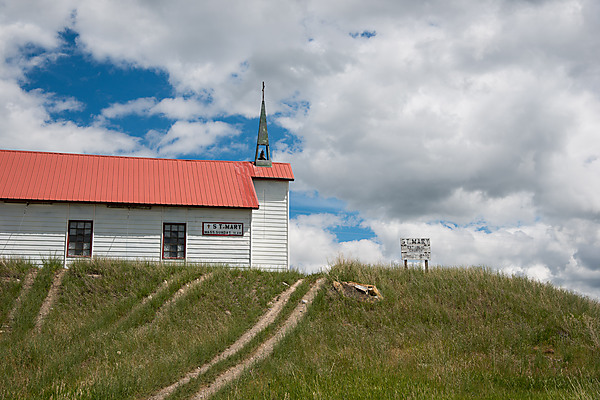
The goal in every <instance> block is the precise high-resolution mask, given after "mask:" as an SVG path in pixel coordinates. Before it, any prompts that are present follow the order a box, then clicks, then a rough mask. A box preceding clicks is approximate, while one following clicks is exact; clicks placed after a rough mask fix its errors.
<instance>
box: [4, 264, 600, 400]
mask: <svg viewBox="0 0 600 400" xmlns="http://www.w3.org/2000/svg"><path fill="white" fill-rule="evenodd" d="M58 267H59V266H58V265H54V264H53V263H47V265H45V266H44V267H43V268H42V269H41V270H40V272H39V273H38V276H37V278H36V280H35V282H34V285H33V287H32V289H31V291H30V292H29V294H28V295H27V296H26V298H25V299H24V302H23V304H22V307H20V310H19V311H18V312H17V314H16V319H15V321H14V324H13V327H14V328H15V329H13V330H12V332H10V333H9V334H3V335H2V336H0V376H2V377H3V378H2V380H0V398H2V399H133V398H144V397H146V396H148V395H150V394H152V393H154V392H156V391H157V390H158V389H160V388H162V387H164V386H167V385H169V384H171V383H173V382H175V381H176V380H178V379H179V378H180V377H181V376H183V375H184V374H185V373H186V372H188V371H190V370H191V369H193V368H195V367H197V366H199V365H201V364H204V363H205V362H208V361H209V360H211V359H212V358H213V357H214V356H215V355H216V354H218V353H219V352H221V351H223V350H224V349H225V348H227V347H228V346H229V345H231V344H232V343H233V342H234V341H235V340H236V339H238V338H239V337H240V336H241V335H242V333H243V332H245V331H246V330H247V329H249V328H250V327H251V326H252V325H253V324H254V323H255V322H256V321H257V319H258V318H259V316H260V315H262V314H263V313H264V312H265V310H266V309H267V307H268V302H269V301H270V300H271V299H273V298H274V297H275V296H276V295H277V294H279V293H281V292H282V291H283V290H284V289H285V287H286V286H285V285H284V284H283V282H286V283H287V284H291V283H293V282H294V281H295V280H296V279H298V278H299V277H300V275H299V274H298V273H295V272H286V273H272V272H263V271H257V270H245V271H242V270H235V269H226V268H221V267H215V266H203V265H182V264H170V263H164V264H154V263H145V262H122V261H109V260H92V261H91V262H81V263H77V264H74V265H73V266H72V267H71V268H70V269H69V270H68V271H67V273H66V275H65V276H64V278H63V282H62V286H61V289H60V294H59V297H58V299H57V302H56V303H55V304H54V306H53V309H52V310H51V312H50V313H49V315H48V316H47V319H46V322H45V324H44V325H43V327H42V330H41V332H40V333H39V334H35V333H34V332H33V329H32V328H33V324H34V320H35V315H36V314H37V312H39V307H40V305H41V302H42V301H43V299H44V298H45V296H46V295H47V293H48V290H49V287H50V285H51V282H52V276H53V274H54V272H55V271H56V269H57V268H58ZM1 268H3V269H1V270H0V276H15V277H19V278H17V279H20V281H17V280H16V279H12V278H10V279H4V280H3V283H2V284H3V286H2V288H3V289H4V288H7V289H9V290H6V291H5V290H3V291H2V295H1V296H2V297H1V300H2V301H3V302H6V303H11V304H13V303H14V300H15V299H16V297H17V296H18V290H19V288H20V285H21V284H22V277H24V275H25V274H26V272H27V270H28V268H30V266H29V265H28V264H26V263H22V262H16V261H14V262H13V261H11V262H9V263H5V264H4V266H2V267H1ZM208 273H212V276H211V278H210V279H207V280H205V281H204V282H203V283H202V284H199V285H195V286H189V287H188V288H187V291H186V292H185V294H184V295H182V296H181V297H179V298H178V300H177V301H175V302H173V303H171V302H170V299H172V298H173V296H174V294H175V293H177V291H178V290H179V289H180V288H182V287H184V286H185V285H186V283H189V282H192V281H194V280H195V279H196V278H198V277H199V276H202V275H206V274H208ZM310 279H314V277H309V280H310ZM333 280H344V281H348V280H352V281H357V282H363V283H371V284H375V285H377V287H378V288H379V290H380V291H381V292H382V294H383V296H384V298H383V300H381V301H379V302H376V303H370V302H369V303H366V302H360V301H357V300H355V299H350V298H345V297H342V296H340V294H338V293H337V292H336V291H335V290H334V289H333V288H332V286H331V284H329V285H328V287H327V289H326V290H323V291H322V292H321V293H320V294H319V295H318V296H317V298H316V299H315V301H314V302H313V305H312V307H311V308H310V309H309V311H308V313H307V315H306V317H305V318H304V320H303V321H302V322H301V323H300V325H298V327H297V328H296V330H294V331H293V332H291V333H290V334H289V335H288V336H287V337H286V338H284V339H283V341H282V342H281V343H280V345H279V346H278V347H277V348H276V350H275V352H274V353H273V355H272V357H270V358H269V359H267V360H264V361H262V362H260V363H259V364H257V365H255V366H253V367H252V368H251V369H250V370H249V371H248V372H247V373H246V374H245V375H244V376H243V377H242V378H241V379H240V380H239V381H238V382H235V383H234V384H232V385H231V386H230V387H229V388H226V389H225V390H223V391H222V392H221V393H219V394H217V395H216V396H215V398H222V399H264V398H276V399H286V398H287V399H305V398H316V399H347V398H382V399H388V398H399V399H400V398H401V399H404V398H407V399H411V398H412V399H422V398H431V399H433V398H435V399H438V398H441V399H444V398H447V399H456V398H489V399H503V398H516V399H518V398H527V399H537V398H539V399H570V398H574V399H595V398H600V342H599V338H600V306H599V304H598V303H597V302H594V301H591V300H589V299H586V298H583V297H580V296H577V295H574V294H572V293H569V292H566V291H564V290H559V289H556V288H554V287H552V286H551V285H547V284H542V283H539V282H535V281H531V280H528V279H526V278H522V277H507V276H504V275H501V274H498V273H496V272H493V271H491V270H487V269H485V268H431V269H430V271H429V272H428V273H425V272H424V271H422V270H419V269H408V270H404V269H403V268H401V269H391V268H387V267H380V266H365V265H362V264H359V263H357V262H353V261H348V260H338V262H337V263H336V264H335V265H333V266H332V268H331V270H330V272H329V282H330V283H331V281H333ZM165 282H166V283H165ZM307 287H308V284H307V283H305V284H304V285H303V286H302V290H300V291H299V292H298V293H296V294H295V295H294V296H293V298H292V299H291V301H290V303H289V304H288V305H287V306H286V308H285V309H284V311H283V312H282V315H281V316H280V317H279V318H278V322H281V321H282V320H283V318H285V316H286V315H287V314H288V313H289V311H290V310H291V309H292V308H293V307H294V306H295V303H297V301H298V299H299V298H300V296H301V295H302V293H301V292H303V291H306V289H307ZM150 295H152V297H151V298H150V297H149V296H150ZM167 303H168V304H169V306H168V307H165V304H167ZM8 307H10V306H8V305H7V306H5V308H4V309H8ZM2 312H3V314H0V315H6V314H7V312H8V311H2ZM4 318H5V317H4ZM17 319H18V321H17ZM276 324H277V323H276ZM275 329H276V326H272V327H270V328H268V329H267V330H265V331H264V332H262V333H261V334H260V335H258V336H257V337H256V338H255V339H254V340H253V341H252V342H251V343H250V344H249V346H247V348H245V349H244V350H243V351H242V352H241V353H240V354H238V355H237V356H235V357H232V359H231V360H226V361H224V362H221V363H219V364H218V365H216V366H215V368H214V369H213V370H211V371H209V373H207V374H206V375H205V376H202V377H199V378H198V379H196V380H194V381H192V382H190V384H189V385H186V386H185V387H182V388H181V390H178V391H177V392H176V393H175V394H174V396H173V398H176V399H185V398H188V397H189V396H190V395H191V394H192V393H193V392H194V390H197V388H198V387H199V386H200V385H202V384H205V383H207V382H209V380H210V379H213V378H214V377H215V376H216V374H218V373H219V371H223V370H224V369H226V368H227V367H228V366H230V365H232V363H234V362H236V361H239V360H241V359H243V358H244V357H246V356H248V355H249V354H250V352H251V351H253V349H255V348H256V347H257V346H258V345H259V344H260V342H261V341H262V340H265V339H266V338H267V337H269V335H271V334H272V333H273V332H274V330H275Z"/></svg>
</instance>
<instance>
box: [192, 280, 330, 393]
mask: <svg viewBox="0 0 600 400" xmlns="http://www.w3.org/2000/svg"><path fill="white" fill-rule="evenodd" d="M324 283H325V278H321V279H319V280H318V281H317V282H316V283H315V285H313V287H311V288H310V290H309V291H308V292H307V293H306V294H305V295H304V297H303V298H302V300H301V301H300V303H299V304H298V305H297V306H296V308H295V309H294V311H292V313H291V314H290V316H289V317H288V319H287V320H286V321H285V322H284V323H283V325H282V326H281V327H280V328H279V329H278V330H277V332H276V333H275V334H274V335H273V336H271V337H270V338H269V339H267V340H266V341H265V342H263V343H262V344H261V345H260V346H259V347H258V349H257V350H256V351H255V352H254V353H253V354H252V355H251V356H250V357H248V358H247V359H246V360H244V361H242V362H241V363H239V364H237V365H235V366H233V367H231V368H229V369H228V370H227V371H225V372H223V373H222V374H221V375H219V376H218V377H217V378H216V379H215V380H214V382H213V383H211V384H210V385H208V386H205V387H203V388H201V389H200V390H199V391H198V392H197V393H196V394H195V395H194V396H193V397H192V398H191V399H192V400H201V399H206V398H208V397H210V396H212V395H213V394H215V393H216V392H218V391H219V390H220V389H221V388H223V386H225V385H227V384H228V383H230V382H232V381H233V380H235V379H237V378H238V377H239V376H240V375H241V374H242V372H244V371H245V370H246V369H248V367H250V366H251V365H252V364H254V363H256V362H257V361H260V360H263V359H265V358H266V357H268V356H269V355H270V354H271V353H272V352H273V350H274V349H275V346H276V345H277V344H278V343H279V342H280V341H281V339H283V338H284V337H285V335H286V334H287V333H288V332H289V331H291V330H292V329H294V328H295V327H296V325H298V322H300V320H301V319H302V318H303V317H304V315H305V314H306V310H307V309H308V306H310V305H311V304H312V301H313V300H314V298H315V296H316V295H317V293H318V292H319V290H320V289H321V287H323V284H324Z"/></svg>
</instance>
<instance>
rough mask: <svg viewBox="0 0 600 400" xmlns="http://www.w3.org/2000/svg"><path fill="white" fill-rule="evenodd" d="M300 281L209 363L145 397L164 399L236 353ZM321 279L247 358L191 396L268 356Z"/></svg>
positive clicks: (211, 390) (200, 395) (199, 395)
mask: <svg viewBox="0 0 600 400" xmlns="http://www.w3.org/2000/svg"><path fill="white" fill-rule="evenodd" d="M303 281H304V280H303V279H299V280H298V281H296V282H295V283H294V284H293V285H292V286H290V287H289V288H288V289H287V290H285V291H284V292H283V293H281V294H280V295H278V296H277V297H276V298H275V299H274V300H273V301H272V306H271V308H270V309H269V310H268V311H267V312H266V313H265V314H263V316H262V317H261V318H260V319H259V320H258V322H257V323H256V324H255V325H254V326H253V327H252V328H250V329H249V330H248V331H246V332H245V333H244V334H243V335H242V336H241V337H240V338H239V339H238V340H237V341H236V342H235V343H233V344H232V345H231V346H229V347H228V348H227V349H225V350H224V351H223V352H222V353H219V354H218V355H217V356H215V357H214V358H213V359H212V360H211V361H209V362H208V363H206V364H204V365H202V366H200V367H198V368H195V369H194V370H192V371H190V372H188V373H187V374H186V375H185V376H183V377H182V378H181V379H180V380H178V381H177V382H175V383H173V384H172V385H169V386H167V387H165V388H163V389H161V390H160V391H159V392H157V393H156V394H154V395H153V396H152V397H150V398H149V399H148V400H163V399H165V398H167V397H168V396H170V395H171V394H172V393H173V392H174V391H175V390H176V389H177V388H178V387H180V386H182V385H185V384H187V383H188V382H190V381H191V380H192V379H194V378H197V377H198V376H200V375H203V374H205V373H206V372H207V371H208V370H209V369H210V368H211V367H213V366H214V365H215V364H217V363H218V362H220V361H223V360H225V359H227V358H229V357H231V356H233V355H235V354H236V353H237V352H239V351H240V350H241V349H243V348H244V347H245V346H246V345H247V344H248V343H249V342H250V341H251V340H252V339H253V338H254V337H255V336H256V335H258V334H259V333H260V332H262V331H263V330H264V329H265V328H267V327H268V326H269V325H271V324H272V323H273V322H274V321H275V320H276V319H277V316H278V315H279V314H280V313H281V310H282V309H283V307H284V306H285V305H286V304H287V302H288V300H289V299H290V297H291V295H292V294H293V293H294V292H295V291H296V289H297V288H298V286H300V284H301V283H302V282H303ZM322 283H323V280H322V279H321V280H319V281H318V282H317V284H315V285H313V287H312V288H311V289H310V290H309V291H308V292H307V294H306V295H305V296H304V298H303V299H302V300H301V302H300V304H299V305H298V306H297V307H296V309H295V310H294V311H293V312H292V314H291V315H290V317H288V319H287V320H286V321H285V322H284V324H283V326H282V327H281V328H280V329H279V330H278V331H277V333H276V334H275V335H274V336H273V337H272V338H271V339H268V340H267V341H265V342H263V343H262V344H261V345H260V346H259V348H258V349H257V350H256V351H255V352H254V353H253V355H252V356H251V357H250V358H249V359H248V360H250V361H248V360H246V361H243V362H241V363H240V364H238V365H236V366H234V367H232V368H230V369H229V370H227V371H225V372H224V373H222V374H221V375H219V376H218V377H217V379H216V380H215V382H213V383H212V384H211V385H210V386H208V387H205V388H202V389H201V390H200V392H198V393H197V394H196V395H195V396H194V399H202V398H206V397H207V396H210V395H212V394H213V393H216V391H218V390H219V389H220V388H221V387H222V386H223V385H225V384H227V383H229V382H230V381H232V380H233V379H235V378H237V377H238V376H239V374H241V372H243V371H244V370H245V369H246V368H247V367H248V366H249V365H251V364H252V363H254V362H256V361H258V360H260V359H262V358H264V357H266V356H268V355H269V354H270V353H271V352H272V351H273V348H274V346H275V344H277V343H278V342H279V341H280V340H281V339H282V338H283V336H285V334H286V333H287V332H288V331H289V330H290V329H292V328H293V327H295V326H296V324H297V323H298V321H299V319H300V318H301V316H302V313H303V311H304V310H306V307H307V306H308V305H309V304H310V302H312V299H313V298H314V296H315V294H316V292H317V291H318V289H319V288H320V287H321V285H322ZM274 338H275V340H274Z"/></svg>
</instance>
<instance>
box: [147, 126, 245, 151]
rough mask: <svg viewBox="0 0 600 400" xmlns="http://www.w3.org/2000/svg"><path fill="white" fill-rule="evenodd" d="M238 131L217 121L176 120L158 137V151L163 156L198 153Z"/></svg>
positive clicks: (236, 133) (234, 134)
mask: <svg viewBox="0 0 600 400" xmlns="http://www.w3.org/2000/svg"><path fill="white" fill-rule="evenodd" d="M239 133H240V132H239V131H238V130H237V129H236V128H235V127H233V126H231V125H229V124H226V123H224V122H219V121H216V122H186V121H177V122H175V123H174V124H173V125H172V126H171V128H170V129H169V131H168V132H167V133H166V134H165V135H164V136H162V137H160V138H159V141H158V144H157V147H158V153H159V155H161V156H164V157H169V156H171V157H172V156H174V155H186V154H195V153H200V152H202V151H203V150H204V149H205V148H207V147H210V146H212V145H214V144H215V143H217V141H219V140H221V139H223V138H225V137H232V136H236V135H238V134H239Z"/></svg>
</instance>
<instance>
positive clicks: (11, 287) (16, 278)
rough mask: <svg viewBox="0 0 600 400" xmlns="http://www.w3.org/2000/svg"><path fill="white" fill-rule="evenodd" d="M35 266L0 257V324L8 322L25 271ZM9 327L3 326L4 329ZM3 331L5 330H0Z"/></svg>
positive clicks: (21, 285) (19, 260)
mask: <svg viewBox="0 0 600 400" xmlns="http://www.w3.org/2000/svg"><path fill="white" fill-rule="evenodd" d="M32 268H35V266H34V265H33V264H31V263H29V262H28V261H27V260H23V259H7V258H0V326H4V325H5V324H7V323H8V320H7V319H8V315H9V314H10V312H11V310H12V309H13V307H14V305H15V301H16V300H17V298H18V296H19V293H20V291H21V288H22V287H23V280H24V279H25V275H27V272H28V271H29V270H30V269H32ZM8 328H9V327H7V326H4V329H8ZM2 333H5V332H2Z"/></svg>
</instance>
